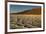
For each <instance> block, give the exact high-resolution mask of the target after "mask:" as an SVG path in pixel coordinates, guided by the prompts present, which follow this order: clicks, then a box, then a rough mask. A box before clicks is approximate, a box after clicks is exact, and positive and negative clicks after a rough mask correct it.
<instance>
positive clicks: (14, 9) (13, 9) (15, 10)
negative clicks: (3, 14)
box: [10, 5, 40, 13]
mask: <svg viewBox="0 0 46 34" xmlns="http://www.w3.org/2000/svg"><path fill="white" fill-rule="evenodd" d="M39 7H40V6H31V5H30V6H29V5H10V12H11V13H18V12H22V11H24V10H32V9H33V8H39Z"/></svg>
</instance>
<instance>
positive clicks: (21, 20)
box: [10, 15, 41, 29]
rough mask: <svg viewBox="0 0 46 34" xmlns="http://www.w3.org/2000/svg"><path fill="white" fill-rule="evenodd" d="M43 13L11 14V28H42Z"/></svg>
mask: <svg viewBox="0 0 46 34" xmlns="http://www.w3.org/2000/svg"><path fill="white" fill-rule="evenodd" d="M40 27H41V15H11V16H10V29H22V28H40Z"/></svg>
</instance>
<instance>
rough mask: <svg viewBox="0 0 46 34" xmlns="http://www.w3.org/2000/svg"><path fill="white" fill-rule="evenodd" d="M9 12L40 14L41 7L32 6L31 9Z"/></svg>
mask: <svg viewBox="0 0 46 34" xmlns="http://www.w3.org/2000/svg"><path fill="white" fill-rule="evenodd" d="M11 14H41V8H34V9H32V10H25V11H22V12H19V13H11Z"/></svg>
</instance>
